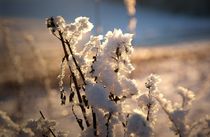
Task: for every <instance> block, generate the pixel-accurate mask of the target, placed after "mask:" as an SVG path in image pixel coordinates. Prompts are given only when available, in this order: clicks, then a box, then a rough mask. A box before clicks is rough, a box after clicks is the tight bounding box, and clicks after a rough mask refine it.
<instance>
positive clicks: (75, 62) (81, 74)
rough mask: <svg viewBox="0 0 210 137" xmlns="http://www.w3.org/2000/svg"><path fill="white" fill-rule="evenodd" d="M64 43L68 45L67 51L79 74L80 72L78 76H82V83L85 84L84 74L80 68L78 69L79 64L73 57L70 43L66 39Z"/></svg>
mask: <svg viewBox="0 0 210 137" xmlns="http://www.w3.org/2000/svg"><path fill="white" fill-rule="evenodd" d="M66 44H67V45H68V48H69V51H70V53H71V56H72V58H73V61H74V64H75V65H76V67H77V70H78V71H79V74H80V76H81V77H82V80H83V83H84V84H85V85H86V82H85V76H84V74H83V73H82V70H81V69H80V66H79V64H78V63H77V60H76V59H75V57H74V53H73V51H72V49H71V46H70V43H69V42H68V41H66Z"/></svg>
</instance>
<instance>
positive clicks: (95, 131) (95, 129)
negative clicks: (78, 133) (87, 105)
mask: <svg viewBox="0 0 210 137" xmlns="http://www.w3.org/2000/svg"><path fill="white" fill-rule="evenodd" d="M91 109H92V117H93V129H94V135H95V136H98V135H97V121H96V113H95V112H94V110H93V109H94V108H93V107H91Z"/></svg>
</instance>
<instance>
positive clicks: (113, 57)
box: [93, 29, 138, 96]
mask: <svg viewBox="0 0 210 137" xmlns="http://www.w3.org/2000/svg"><path fill="white" fill-rule="evenodd" d="M132 36H133V35H132V34H123V33H122V31H121V30H117V29H115V30H114V31H113V32H111V31H109V32H108V33H107V34H106V36H105V41H104V42H103V43H102V46H101V48H102V50H101V51H99V52H98V54H97V60H96V61H95V62H94V63H93V70H94V72H93V75H94V76H95V77H97V82H100V83H102V84H103V85H104V86H105V87H106V88H107V89H108V90H109V92H112V93H113V94H114V95H117V96H127V95H134V94H136V93H137V92H138V88H137V86H136V83H135V81H134V80H132V79H129V78H127V77H126V75H127V74H129V73H131V72H132V70H134V67H133V66H132V64H131V62H130V55H131V53H132V51H133V47H132V46H131V40H132Z"/></svg>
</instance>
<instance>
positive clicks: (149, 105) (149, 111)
mask: <svg viewBox="0 0 210 137" xmlns="http://www.w3.org/2000/svg"><path fill="white" fill-rule="evenodd" d="M148 97H149V103H148V104H147V109H148V110H147V121H150V113H151V108H152V103H151V102H150V101H151V99H152V97H151V90H150V88H149V91H148Z"/></svg>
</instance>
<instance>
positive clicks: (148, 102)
mask: <svg viewBox="0 0 210 137" xmlns="http://www.w3.org/2000/svg"><path fill="white" fill-rule="evenodd" d="M160 81H161V79H160V77H159V76H158V75H154V74H151V75H149V76H148V78H147V82H146V83H145V86H146V88H147V90H148V91H147V92H145V93H143V94H141V95H140V96H139V97H138V104H139V107H140V108H141V110H142V111H143V112H144V113H145V114H146V119H147V121H148V122H150V123H151V124H152V125H155V122H156V113H157V111H158V110H159V108H158V103H157V101H156V99H155V97H154V96H155V95H156V94H157V93H158V83H159V82H160Z"/></svg>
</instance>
